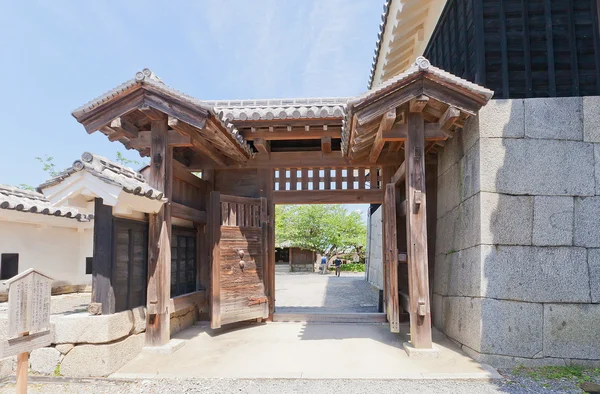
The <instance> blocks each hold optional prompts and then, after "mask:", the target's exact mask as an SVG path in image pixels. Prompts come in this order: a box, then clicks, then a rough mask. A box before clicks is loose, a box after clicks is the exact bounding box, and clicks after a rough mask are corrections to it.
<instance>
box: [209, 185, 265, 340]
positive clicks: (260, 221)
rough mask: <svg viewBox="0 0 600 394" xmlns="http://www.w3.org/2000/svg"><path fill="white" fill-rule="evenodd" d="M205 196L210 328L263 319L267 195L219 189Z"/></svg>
mask: <svg viewBox="0 0 600 394" xmlns="http://www.w3.org/2000/svg"><path fill="white" fill-rule="evenodd" d="M210 200H211V201H210V228H211V233H212V240H211V243H212V263H211V264H212V266H211V270H212V279H211V297H210V303H211V324H210V325H211V328H219V327H221V325H222V324H229V323H235V322H240V321H246V320H254V319H266V318H268V317H269V302H268V298H267V293H266V290H265V280H264V278H265V270H264V267H266V265H267V264H266V259H267V257H268V250H266V247H267V242H266V239H267V231H268V223H267V200H266V199H265V198H246V197H234V196H226V195H221V194H220V193H219V192H212V193H211V199H210Z"/></svg>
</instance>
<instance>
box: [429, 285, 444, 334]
mask: <svg viewBox="0 0 600 394" xmlns="http://www.w3.org/2000/svg"><path fill="white" fill-rule="evenodd" d="M443 303H444V298H443V297H442V296H441V295H439V294H433V295H432V296H431V319H432V321H433V325H434V326H435V327H436V328H437V329H438V330H440V331H442V332H444V305H443Z"/></svg>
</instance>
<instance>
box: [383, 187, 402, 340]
mask: <svg viewBox="0 0 600 394" xmlns="http://www.w3.org/2000/svg"><path fill="white" fill-rule="evenodd" d="M382 214H383V232H384V237H383V239H384V246H383V248H384V249H383V252H384V254H385V256H384V264H386V267H385V268H386V269H385V270H384V272H385V275H386V278H384V279H385V282H386V284H387V286H386V292H387V294H386V313H387V319H388V321H389V323H390V331H391V332H400V302H399V297H398V240H397V235H396V231H397V224H396V186H395V185H394V184H393V183H389V184H387V185H386V187H385V195H384V200H383V212H382Z"/></svg>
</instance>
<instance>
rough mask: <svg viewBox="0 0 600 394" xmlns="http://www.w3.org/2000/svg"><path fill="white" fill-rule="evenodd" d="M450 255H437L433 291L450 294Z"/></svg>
mask: <svg viewBox="0 0 600 394" xmlns="http://www.w3.org/2000/svg"><path fill="white" fill-rule="evenodd" d="M450 258H451V257H450V255H447V254H438V255H436V256H435V267H434V270H433V283H432V284H431V286H432V289H433V292H434V293H437V294H440V295H447V294H448V279H449V278H448V274H449V270H450Z"/></svg>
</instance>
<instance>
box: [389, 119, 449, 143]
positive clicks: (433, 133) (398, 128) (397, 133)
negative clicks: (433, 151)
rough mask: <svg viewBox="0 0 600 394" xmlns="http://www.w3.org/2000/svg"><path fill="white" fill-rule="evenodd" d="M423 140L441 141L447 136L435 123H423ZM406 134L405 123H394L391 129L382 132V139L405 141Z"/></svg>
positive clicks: (406, 127) (406, 126)
mask: <svg viewBox="0 0 600 394" xmlns="http://www.w3.org/2000/svg"><path fill="white" fill-rule="evenodd" d="M424 133H425V137H424V138H425V140H426V141H441V140H445V139H447V138H448V135H447V134H446V133H445V132H444V131H443V130H442V129H441V127H440V125H439V124H437V123H426V124H425V129H424ZM407 135H408V125H407V124H406V123H396V124H395V125H394V126H393V127H392V128H391V130H389V131H386V132H384V133H383V135H382V138H383V140H384V141H402V142H403V141H406V137H407Z"/></svg>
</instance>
